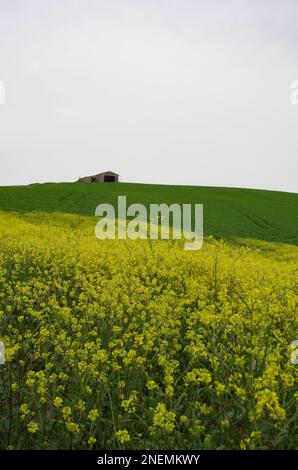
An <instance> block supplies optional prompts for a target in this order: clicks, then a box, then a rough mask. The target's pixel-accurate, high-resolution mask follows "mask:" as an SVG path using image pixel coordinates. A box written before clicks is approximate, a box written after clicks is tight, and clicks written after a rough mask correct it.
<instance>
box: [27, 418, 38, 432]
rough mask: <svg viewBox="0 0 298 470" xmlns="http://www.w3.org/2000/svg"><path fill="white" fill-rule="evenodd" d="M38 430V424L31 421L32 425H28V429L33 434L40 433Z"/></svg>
mask: <svg viewBox="0 0 298 470" xmlns="http://www.w3.org/2000/svg"><path fill="white" fill-rule="evenodd" d="M38 428H39V426H38V424H37V423H35V422H34V421H30V423H29V424H28V425H27V429H28V431H29V432H30V433H31V434H35V433H36V432H37V431H38Z"/></svg>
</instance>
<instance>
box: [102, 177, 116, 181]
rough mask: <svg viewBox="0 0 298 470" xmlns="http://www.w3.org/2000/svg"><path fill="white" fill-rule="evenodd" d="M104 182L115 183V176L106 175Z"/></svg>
mask: <svg viewBox="0 0 298 470" xmlns="http://www.w3.org/2000/svg"><path fill="white" fill-rule="evenodd" d="M103 181H104V183H115V176H104V177H103Z"/></svg>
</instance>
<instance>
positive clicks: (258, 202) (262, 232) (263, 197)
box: [0, 183, 298, 245]
mask: <svg viewBox="0 0 298 470" xmlns="http://www.w3.org/2000/svg"><path fill="white" fill-rule="evenodd" d="M118 195H126V196H127V202H128V204H131V203H134V202H138V203H142V204H144V205H146V207H148V206H149V204H150V203H162V202H164V203H167V204H171V203H174V202H176V203H180V204H183V203H185V204H186V203H191V204H195V203H202V204H204V225H205V226H204V233H205V235H213V236H214V237H222V238H234V237H247V238H254V239H262V240H267V241H276V242H284V243H291V244H296V245H297V244H298V194H296V193H284V192H277V191H263V190H256V189H236V188H215V187H195V186H167V185H149V184H133V183H118V184H113V183H110V184H109V183H108V184H107V183H105V184H94V185H90V184H84V183H47V184H36V185H30V186H10V187H0V210H5V211H20V212H31V211H46V212H66V213H74V214H84V215H90V216H92V215H94V211H95V208H96V206H97V205H98V204H100V203H103V202H105V203H111V204H113V205H114V206H115V207H116V206H117V197H118Z"/></svg>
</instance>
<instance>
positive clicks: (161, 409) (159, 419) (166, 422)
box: [153, 403, 176, 432]
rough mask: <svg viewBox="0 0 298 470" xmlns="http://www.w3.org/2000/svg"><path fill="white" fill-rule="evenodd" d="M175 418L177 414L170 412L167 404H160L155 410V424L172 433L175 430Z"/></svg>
mask: <svg viewBox="0 0 298 470" xmlns="http://www.w3.org/2000/svg"><path fill="white" fill-rule="evenodd" d="M175 417H176V414H175V413H174V412H173V411H168V410H167V408H166V405H165V404H163V403H159V404H158V405H157V407H156V410H155V414H154V417H153V424H154V426H156V427H160V428H161V429H165V430H166V431H168V432H171V431H173V430H174V429H175Z"/></svg>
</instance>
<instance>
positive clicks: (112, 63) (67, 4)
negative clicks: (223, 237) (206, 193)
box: [0, 0, 298, 192]
mask: <svg viewBox="0 0 298 470" xmlns="http://www.w3.org/2000/svg"><path fill="white" fill-rule="evenodd" d="M297 25H298V2H297V0H208V2H207V1H205V0H109V1H107V0H51V1H48V0H0V95H1V84H2V88H4V89H5V104H0V185H19V184H30V183H36V182H47V181H57V182H58V181H75V180H77V179H78V178H79V177H80V176H86V175H90V174H96V173H100V172H102V171H106V170H112V171H115V172H117V173H119V174H120V178H121V181H125V182H140V183H143V182H144V183H164V184H185V185H200V186H201V185H207V186H231V187H247V188H264V189H274V190H282V191H291V192H297V181H298V178H297V174H298V105H294V104H292V103H291V93H292V91H291V83H292V82H293V81H294V80H298V26H297Z"/></svg>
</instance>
